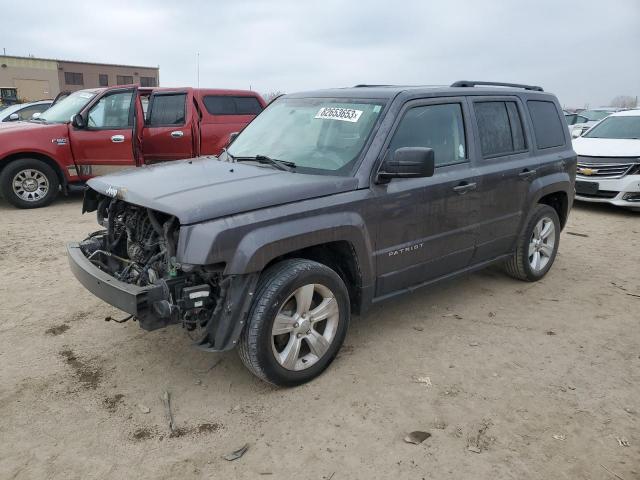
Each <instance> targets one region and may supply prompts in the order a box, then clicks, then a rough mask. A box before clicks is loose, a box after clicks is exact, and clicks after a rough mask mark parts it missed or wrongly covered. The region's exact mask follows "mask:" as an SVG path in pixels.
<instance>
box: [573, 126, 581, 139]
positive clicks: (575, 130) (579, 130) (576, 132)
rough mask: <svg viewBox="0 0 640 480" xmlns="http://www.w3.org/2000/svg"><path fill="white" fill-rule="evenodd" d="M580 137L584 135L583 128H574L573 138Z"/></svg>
mask: <svg viewBox="0 0 640 480" xmlns="http://www.w3.org/2000/svg"><path fill="white" fill-rule="evenodd" d="M580 135H582V128H581V127H578V128H574V129H573V130H571V138H578V137H579V136H580Z"/></svg>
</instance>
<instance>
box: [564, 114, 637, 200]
mask: <svg viewBox="0 0 640 480" xmlns="http://www.w3.org/2000/svg"><path fill="white" fill-rule="evenodd" d="M573 149H574V150H575V151H576V153H577V154H578V171H577V176H576V199H577V200H583V201H586V202H604V203H611V204H613V205H617V206H619V207H628V208H632V209H634V210H638V211H640V110H627V111H624V112H618V113H614V114H612V115H610V116H609V117H607V118H605V119H604V120H602V121H601V122H600V123H598V124H597V125H596V126H594V127H593V128H591V130H589V131H588V132H587V133H585V134H584V136H582V137H579V138H576V139H575V140H573Z"/></svg>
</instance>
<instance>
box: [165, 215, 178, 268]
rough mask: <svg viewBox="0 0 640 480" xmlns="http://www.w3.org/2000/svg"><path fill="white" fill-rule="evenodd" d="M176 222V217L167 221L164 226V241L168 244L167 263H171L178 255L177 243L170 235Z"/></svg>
mask: <svg viewBox="0 0 640 480" xmlns="http://www.w3.org/2000/svg"><path fill="white" fill-rule="evenodd" d="M175 220H176V217H171V218H170V219H169V220H167V221H166V222H164V225H163V229H164V239H165V241H166V242H167V257H168V259H167V261H168V262H169V261H171V257H174V256H175V255H176V246H175V243H174V242H173V238H172V237H171V235H170V230H171V229H172V227H173V224H174V222H175Z"/></svg>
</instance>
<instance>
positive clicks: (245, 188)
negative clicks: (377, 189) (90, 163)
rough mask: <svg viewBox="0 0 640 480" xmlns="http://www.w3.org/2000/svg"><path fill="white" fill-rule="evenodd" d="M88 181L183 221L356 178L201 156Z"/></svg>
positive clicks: (335, 187) (334, 188) (330, 190)
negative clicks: (299, 171)
mask: <svg viewBox="0 0 640 480" xmlns="http://www.w3.org/2000/svg"><path fill="white" fill-rule="evenodd" d="M88 184H89V186H90V187H91V188H92V189H94V190H96V191H98V192H100V193H102V194H105V195H109V196H112V197H115V196H117V197H118V198H120V199H122V200H125V201H126V202H129V203H132V204H135V205H140V206H143V207H147V208H151V209H154V210H157V211H160V212H165V213H168V214H171V215H175V216H176V217H178V219H179V220H180V223H181V224H183V225H186V224H191V223H197V222H202V221H205V220H212V219H215V218H220V217H224V216H228V215H234V214H237V213H242V212H247V211H250V210H256V209H260V208H265V207H270V206H275V205H281V204H285V203H290V202H296V201H300V200H306V199H309V198H314V197H322V196H325V195H332V194H336V193H341V192H346V191H349V190H354V189H355V188H356V187H357V184H358V182H357V179H355V178H353V177H334V176H324V175H307V174H300V173H291V172H285V171H280V170H275V169H273V168H271V167H261V166H257V165H254V164H247V163H229V162H222V161H219V160H216V159H215V158H213V157H201V158H197V159H193V160H181V161H173V162H166V163H160V164H156V165H150V166H145V167H141V168H132V169H128V170H122V171H120V172H117V173H114V174H111V175H105V176H102V177H96V178H93V179H91V180H89V181H88Z"/></svg>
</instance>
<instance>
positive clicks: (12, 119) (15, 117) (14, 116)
mask: <svg viewBox="0 0 640 480" xmlns="http://www.w3.org/2000/svg"><path fill="white" fill-rule="evenodd" d="M18 120H20V115H18V114H17V113H12V114H11V115H9V121H10V122H16V121H18Z"/></svg>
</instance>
